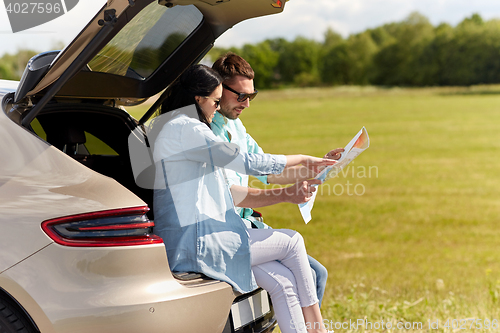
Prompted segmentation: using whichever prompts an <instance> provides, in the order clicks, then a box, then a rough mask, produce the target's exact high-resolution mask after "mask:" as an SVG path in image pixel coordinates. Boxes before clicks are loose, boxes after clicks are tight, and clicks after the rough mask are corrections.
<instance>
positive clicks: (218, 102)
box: [201, 96, 220, 109]
mask: <svg viewBox="0 0 500 333" xmlns="http://www.w3.org/2000/svg"><path fill="white" fill-rule="evenodd" d="M201 97H203V98H208V99H211V100H213V101H214V102H215V108H216V109H217V108H218V107H219V106H220V98H216V97H210V96H201Z"/></svg>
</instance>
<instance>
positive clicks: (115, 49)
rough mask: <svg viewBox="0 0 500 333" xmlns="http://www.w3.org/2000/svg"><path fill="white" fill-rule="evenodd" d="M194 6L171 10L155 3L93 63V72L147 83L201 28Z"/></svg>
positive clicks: (201, 17) (105, 48)
mask: <svg viewBox="0 0 500 333" xmlns="http://www.w3.org/2000/svg"><path fill="white" fill-rule="evenodd" d="M202 20H203V15H202V14H201V12H200V11H199V10H198V9H197V8H196V7H195V6H193V5H189V6H174V7H172V8H167V7H165V6H162V5H159V4H158V3H157V2H152V3H151V4H150V5H148V6H147V7H145V8H144V9H143V10H142V11H141V12H140V13H139V14H137V15H136V16H135V17H134V18H133V19H132V20H131V22H129V23H128V24H127V25H126V26H125V27H124V28H123V29H122V30H121V31H120V32H119V33H118V34H117V35H116V36H115V37H114V38H113V39H112V40H111V41H110V42H109V43H108V44H107V45H106V46H105V47H104V48H103V49H102V50H101V51H100V52H99V53H98V54H97V55H96V56H95V57H94V58H93V59H92V60H91V61H90V62H89V63H88V67H89V69H90V70H92V71H97V72H104V73H111V74H116V75H121V76H128V77H132V78H136V79H145V78H147V77H148V76H149V75H151V74H152V73H153V72H154V71H155V69H156V68H157V67H158V66H159V65H160V64H161V63H163V62H164V61H165V60H166V59H167V58H168V57H169V56H170V55H171V54H172V53H173V52H174V51H175V49H176V48H177V47H178V46H179V45H180V44H181V43H182V42H183V41H184V40H185V39H186V38H187V37H188V36H189V35H190V34H191V33H192V32H193V31H194V30H195V29H196V28H197V27H198V26H199V25H200V23H201V22H202Z"/></svg>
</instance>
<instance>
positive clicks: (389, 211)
mask: <svg viewBox="0 0 500 333" xmlns="http://www.w3.org/2000/svg"><path fill="white" fill-rule="evenodd" d="M242 120H243V122H244V124H245V125H246V127H247V130H248V132H249V133H251V134H252V136H253V137H254V138H255V139H256V140H257V142H259V144H260V145H261V146H262V147H263V149H264V151H266V152H269V153H283V154H293V153H304V154H310V155H317V156H322V155H323V154H324V153H326V152H327V151H328V150H329V149H331V148H337V147H343V146H344V145H345V144H346V143H347V142H348V141H349V140H350V139H351V138H352V136H353V135H354V134H356V133H357V132H358V130H359V129H360V128H361V127H362V126H365V127H366V128H367V130H368V133H369V135H370V140H371V145H370V148H369V149H368V150H366V151H365V152H364V153H363V154H361V155H360V156H359V157H358V158H357V159H356V160H355V161H354V162H353V164H351V165H350V166H349V169H348V170H347V172H346V175H345V176H343V175H341V176H340V177H338V178H334V179H332V180H330V181H328V182H327V183H326V184H324V185H322V190H323V194H322V195H318V197H317V199H316V203H315V206H314V209H313V211H312V214H313V219H312V221H311V222H310V223H309V224H307V225H306V224H304V222H303V221H302V219H301V216H300V213H299V210H298V208H297V206H295V205H291V204H280V205H276V206H271V207H265V208H261V209H259V211H261V212H262V213H263V214H264V217H265V221H266V222H267V223H269V224H270V225H272V226H273V227H274V228H291V229H296V230H298V231H300V232H301V233H302V235H304V238H305V239H306V245H307V248H308V252H309V253H310V254H311V255H312V256H313V257H315V258H317V259H318V260H319V261H320V262H322V263H323V264H324V265H325V266H326V267H327V268H328V271H329V279H328V286H327V292H326V295H325V299H324V302H323V307H322V313H323V316H324V318H325V319H327V320H329V321H332V322H333V323H335V322H338V323H341V322H344V321H347V322H349V320H351V321H356V320H357V319H365V318H366V319H367V320H368V321H371V322H379V323H380V322H381V321H382V320H384V322H387V321H392V322H393V325H396V322H398V321H401V322H422V323H423V330H422V331H425V332H443V331H449V332H451V331H453V330H452V329H451V327H450V329H447V328H445V327H444V323H445V322H446V320H448V319H467V318H480V319H483V320H484V319H490V320H492V319H498V320H500V248H499V243H500V228H499V227H498V222H499V216H500V174H499V172H498V171H499V165H500V87H497V86H492V87H491V86H489V87H488V86H484V87H473V88H441V89H438V88H435V89H376V88H370V87H368V88H357V87H352V88H324V89H323V88H321V89H320V88H316V89H300V90H299V89H297V90H282V91H265V92H262V93H259V96H258V98H256V99H255V100H254V101H253V102H252V107H251V108H250V109H248V110H246V111H244V114H243V115H242ZM369 168H371V169H369ZM363 170H365V173H363V172H362V171H363ZM368 170H370V171H371V175H370V174H369V173H368ZM353 171H354V173H353ZM337 184H338V185H337ZM348 184H350V185H349V187H350V190H351V192H350V194H351V195H349V194H348V193H347V189H348ZM354 186H357V187H356V188H357V190H358V194H360V193H361V192H363V193H362V195H356V194H353V192H354V191H353V190H354ZM342 189H343V190H344V192H343V194H341V195H337V194H340V192H341V190H342ZM361 190H363V191H361ZM335 192H336V193H335ZM429 320H432V321H436V320H439V322H440V324H439V330H430V329H428V321H429ZM449 323H450V326H451V321H450V322H449ZM470 324H471V321H469V322H468V324H467V325H466V326H465V327H466V328H467V329H466V330H456V331H488V330H484V329H482V330H479V329H469V327H470ZM394 328H395V327H393V329H392V330H390V331H391V332H392V331H420V330H418V329H415V330H411V329H410V330H407V329H402V330H398V329H394ZM335 331H337V332H349V331H355V332H363V331H365V330H364V329H363V327H361V326H360V327H358V328H357V329H354V330H350V329H335ZM373 331H384V330H382V329H378V330H377V329H374V330H373ZM385 331H388V330H385Z"/></svg>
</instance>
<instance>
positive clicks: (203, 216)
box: [153, 111, 286, 292]
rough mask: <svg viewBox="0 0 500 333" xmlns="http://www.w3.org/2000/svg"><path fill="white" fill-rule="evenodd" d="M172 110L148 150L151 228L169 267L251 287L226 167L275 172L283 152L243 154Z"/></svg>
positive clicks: (246, 171)
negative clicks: (151, 175) (152, 165)
mask: <svg viewBox="0 0 500 333" xmlns="http://www.w3.org/2000/svg"><path fill="white" fill-rule="evenodd" d="M175 112H177V111H175ZM175 112H174V113H173V114H172V115H173V116H174V117H173V118H172V119H171V120H170V121H168V122H167V123H166V124H165V125H163V127H162V129H161V131H160V133H159V134H158V136H157V138H156V141H155V145H154V154H153V156H154V161H155V163H156V178H155V194H154V211H155V233H156V234H157V235H159V236H160V237H162V238H163V241H164V243H165V247H166V249H167V256H168V261H169V264H170V268H171V269H172V271H192V272H201V273H203V274H205V275H207V276H209V277H212V278H214V279H218V280H223V281H226V282H228V283H230V284H231V285H232V286H233V287H234V288H235V289H236V290H238V291H239V292H249V291H251V290H254V289H255V288H257V285H256V283H255V279H254V277H253V275H252V272H251V267H250V266H251V265H250V263H251V261H250V247H249V243H248V232H247V229H246V227H245V224H244V223H243V221H242V219H241V217H240V216H238V214H237V213H236V211H235V210H234V204H233V199H232V197H231V193H230V191H229V187H228V182H227V179H226V176H225V170H228V169H233V170H236V171H237V172H239V173H241V174H251V175H256V176H258V175H265V174H270V173H273V174H279V173H281V172H282V171H283V169H284V167H285V165H286V157H285V156H283V155H269V154H252V153H243V152H242V151H241V149H239V147H238V146H236V145H234V144H230V143H229V144H228V143H223V142H221V141H220V140H219V139H218V138H217V137H215V135H214V134H213V132H212V131H211V130H210V128H209V127H208V126H206V125H205V124H203V123H201V122H200V121H199V120H198V119H195V118H193V117H189V116H187V115H186V114H182V113H179V114H176V113H175ZM169 113H171V112H169Z"/></svg>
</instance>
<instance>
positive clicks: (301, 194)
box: [283, 179, 321, 204]
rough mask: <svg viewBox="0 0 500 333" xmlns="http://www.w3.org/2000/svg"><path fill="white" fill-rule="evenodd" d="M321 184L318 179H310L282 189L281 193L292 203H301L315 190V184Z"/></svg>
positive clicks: (309, 197)
mask: <svg viewBox="0 0 500 333" xmlns="http://www.w3.org/2000/svg"><path fill="white" fill-rule="evenodd" d="M319 184H321V180H319V179H310V180H304V181H302V182H298V183H296V184H294V185H292V186H289V187H287V188H284V189H283V191H284V192H283V195H284V196H285V201H287V202H290V203H293V204H301V203H304V202H307V201H309V200H311V197H312V195H313V193H314V192H316V188H317V186H313V185H319Z"/></svg>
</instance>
